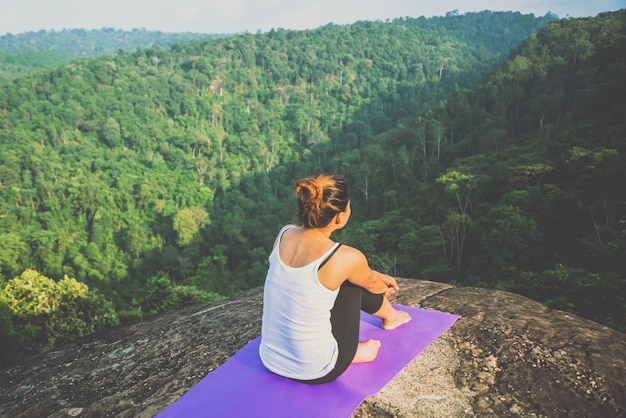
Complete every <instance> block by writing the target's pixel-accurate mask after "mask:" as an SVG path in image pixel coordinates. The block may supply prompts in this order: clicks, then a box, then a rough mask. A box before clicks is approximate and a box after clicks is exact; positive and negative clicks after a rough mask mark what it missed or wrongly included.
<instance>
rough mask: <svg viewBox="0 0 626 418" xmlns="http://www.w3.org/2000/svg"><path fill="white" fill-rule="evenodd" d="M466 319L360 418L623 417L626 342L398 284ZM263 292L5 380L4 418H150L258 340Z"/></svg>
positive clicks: (105, 338)
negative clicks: (253, 341)
mask: <svg viewBox="0 0 626 418" xmlns="http://www.w3.org/2000/svg"><path fill="white" fill-rule="evenodd" d="M399 284H400V286H401V291H400V293H399V294H398V295H397V296H396V298H395V300H394V302H396V303H400V304H404V305H410V306H416V307H422V308H426V309H436V310H441V311H446V312H451V313H455V314H458V315H461V316H462V318H461V319H460V320H459V321H457V323H456V324H455V325H454V326H453V327H452V328H451V329H450V330H448V332H447V333H446V334H444V335H443V336H442V337H440V338H439V339H438V340H437V341H435V342H434V343H433V344H432V345H430V346H429V347H428V348H427V349H426V350H425V351H424V352H423V353H422V354H420V355H419V356H418V357H417V358H416V359H415V360H413V361H412V362H411V363H410V364H409V365H408V366H407V367H406V368H405V369H404V370H403V371H402V372H401V373H400V374H399V375H398V376H396V378H394V380H393V381H392V382H390V383H389V384H388V385H387V386H386V387H385V388H384V389H383V390H382V391H381V392H379V393H378V394H376V395H375V396H373V397H371V398H369V399H367V400H366V401H365V402H364V403H363V404H362V405H361V406H360V407H359V409H358V410H357V411H356V412H355V414H354V417H360V418H365V417H491V416H515V417H525V416H529V417H530V416H534V417H622V416H626V405H625V403H626V399H625V396H626V394H625V386H626V384H625V379H624V376H625V375H626V364H625V363H626V335H625V334H622V333H619V332H617V331H614V330H611V329H609V328H606V327H603V326H601V325H599V324H597V323H594V322H591V321H588V320H585V319H582V318H579V317H576V316H574V315H570V314H567V313H564V312H560V311H553V310H550V309H548V308H546V307H545V306H543V305H541V304H539V303H537V302H534V301H531V300H529V299H527V298H524V297H522V296H519V295H515V294H511V293H506V292H500V291H496V290H489V289H475V288H454V287H451V286H449V285H446V284H442V283H434V282H428V281H423V280H412V279H399ZM261 309H262V291H261V289H260V288H257V289H253V290H250V291H248V292H245V293H243V294H241V295H238V296H237V297H234V298H232V299H229V300H226V301H221V302H214V303H209V304H204V305H196V306H190V307H187V308H184V309H181V310H178V311H175V312H169V313H166V314H163V315H160V316H156V317H154V318H149V319H146V320H143V321H140V322H136V323H133V324H127V325H124V326H120V327H118V328H115V329H113V330H110V331H109V332H107V333H103V334H100V335H95V336H91V337H88V338H85V339H82V340H80V341H77V342H75V343H72V344H69V345H67V346H64V347H60V348H59V349H57V350H55V351H52V352H49V353H46V354H43V355H40V356H36V357H33V358H30V359H28V360H26V361H24V362H23V363H21V364H20V365H18V366H14V367H12V368H9V369H5V370H2V372H1V374H0V416H1V417H11V418H13V417H28V418H31V417H68V416H78V417H106V416H116V417H152V416H154V415H155V414H156V413H158V412H159V411H161V410H162V409H164V408H165V407H166V406H167V405H169V404H171V403H172V402H174V401H175V400H176V399H178V398H179V397H180V396H181V395H182V394H183V393H185V392H186V391H187V390H188V389H189V388H191V386H193V385H194V384H195V383H197V382H198V381H199V380H200V379H202V378H203V377H204V376H205V375H206V374H207V373H209V372H210V371H212V370H214V369H215V368H216V367H218V366H219V365H220V364H222V363H223V362H225V361H226V360H227V359H228V358H229V357H230V356H232V355H233V354H235V353H236V352H237V351H238V350H239V349H240V348H241V347H243V346H244V345H245V344H246V343H248V342H249V341H250V340H252V339H254V338H255V337H257V336H258V335H259V334H260V326H261Z"/></svg>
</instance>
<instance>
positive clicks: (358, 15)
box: [0, 0, 626, 35]
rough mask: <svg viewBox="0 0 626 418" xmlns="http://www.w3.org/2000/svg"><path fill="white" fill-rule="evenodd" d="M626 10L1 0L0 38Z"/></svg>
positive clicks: (423, 0)
mask: <svg viewBox="0 0 626 418" xmlns="http://www.w3.org/2000/svg"><path fill="white" fill-rule="evenodd" d="M624 8H626V0H499V1H494V0H314V1H311V0H307V1H305V0H0V35H4V34H6V33H12V34H19V33H23V32H30V31H39V30H42V29H43V30H55V31H59V30H62V29H101V28H114V29H122V30H132V29H146V30H155V31H156V30H158V31H162V32H197V33H211V34H218V33H219V34H232V33H241V32H250V33H256V32H258V31H261V32H267V31H269V30H270V29H278V28H282V29H314V28H318V27H320V26H324V25H327V24H329V23H334V24H337V25H343V24H349V23H354V22H357V21H360V20H382V21H385V20H387V19H394V18H398V17H420V16H426V17H431V16H445V14H446V13H447V12H450V11H454V10H457V11H458V13H460V14H463V13H466V12H477V11H482V10H492V11H519V12H521V13H524V14H526V13H533V14H534V15H535V16H543V15H545V14H546V13H548V12H551V13H554V14H556V15H557V16H559V17H561V18H566V17H586V16H595V15H597V14H598V13H601V12H607V11H615V10H619V9H624Z"/></svg>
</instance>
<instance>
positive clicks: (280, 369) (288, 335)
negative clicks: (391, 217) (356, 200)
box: [259, 175, 411, 384]
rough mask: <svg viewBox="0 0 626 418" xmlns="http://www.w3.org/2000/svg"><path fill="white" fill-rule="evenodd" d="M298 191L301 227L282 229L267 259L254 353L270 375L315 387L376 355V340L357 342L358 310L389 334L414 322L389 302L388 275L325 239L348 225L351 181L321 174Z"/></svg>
mask: <svg viewBox="0 0 626 418" xmlns="http://www.w3.org/2000/svg"><path fill="white" fill-rule="evenodd" d="M295 190H296V193H297V196H298V215H299V219H300V222H301V223H302V226H299V227H298V226H294V225H287V226H285V227H284V228H282V230H281V231H280V233H279V234H278V237H277V238H276V241H275V243H274V249H273V251H272V253H271V255H270V257H269V261H270V267H269V270H268V272H267V277H266V281H265V289H264V296H263V302H264V304H263V325H262V331H261V335H262V337H261V345H260V348H259V354H260V356H261V360H262V361H263V364H264V365H265V366H266V367H267V368H268V369H269V370H271V371H272V372H274V373H276V374H279V375H281V376H285V377H288V378H291V379H295V380H298V381H301V382H305V383H310V384H318V383H325V382H330V381H332V380H334V379H336V378H337V377H338V376H339V375H341V374H342V373H343V372H344V371H345V370H346V369H347V368H348V366H349V365H350V364H351V363H363V362H370V361H373V360H374V359H375V358H376V356H377V355H378V350H379V348H380V341H378V340H368V341H365V342H359V321H360V311H361V310H364V311H366V312H368V313H371V314H373V315H375V316H378V317H380V318H382V320H383V321H382V327H383V328H384V329H387V330H391V329H394V328H397V327H398V326H400V325H402V324H405V323H406V322H408V321H410V320H411V317H410V316H409V315H408V314H407V313H406V312H403V311H398V310H396V309H394V308H393V306H392V305H391V303H390V302H389V300H388V297H389V296H390V295H392V294H394V293H395V292H396V291H397V290H398V284H397V283H396V281H395V280H394V278H393V277H391V276H388V275H386V274H382V273H379V272H377V271H374V270H372V269H370V268H369V266H368V263H367V259H366V258H365V256H364V255H363V253H361V252H360V251H359V250H357V249H355V248H351V247H349V246H347V245H341V244H339V243H335V242H333V241H332V240H331V239H330V236H331V234H332V233H333V232H334V231H336V230H339V229H341V228H343V227H344V226H345V225H346V223H347V222H348V219H350V213H351V212H350V191H349V187H348V182H347V181H346V180H345V179H344V178H343V177H341V176H337V175H320V176H318V177H317V178H307V179H303V180H299V181H298V182H297V183H296V186H295Z"/></svg>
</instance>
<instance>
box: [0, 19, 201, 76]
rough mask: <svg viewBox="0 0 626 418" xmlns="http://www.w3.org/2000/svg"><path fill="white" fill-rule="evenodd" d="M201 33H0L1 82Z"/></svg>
mask: <svg viewBox="0 0 626 418" xmlns="http://www.w3.org/2000/svg"><path fill="white" fill-rule="evenodd" d="M208 36H209V35H206V34H199V33H163V32H160V31H147V30H145V29H133V30H132V31H122V30H119V29H112V28H102V29H98V30H85V29H63V30H61V31H54V30H49V31H47V30H40V31H37V32H25V33H20V34H11V33H7V34H6V35H3V36H0V82H2V81H8V80H12V79H13V78H15V77H18V76H23V75H26V74H28V73H30V72H33V71H36V70H40V69H45V68H54V67H57V66H59V65H60V64H63V63H66V62H70V61H71V60H73V59H75V58H79V57H96V56H99V55H105V54H108V55H110V54H115V53H117V51H118V50H120V49H122V50H125V51H134V50H136V49H137V48H146V47H154V46H161V47H169V46H171V45H172V44H174V43H176V42H181V41H189V40H195V39H202V38H206V37H208Z"/></svg>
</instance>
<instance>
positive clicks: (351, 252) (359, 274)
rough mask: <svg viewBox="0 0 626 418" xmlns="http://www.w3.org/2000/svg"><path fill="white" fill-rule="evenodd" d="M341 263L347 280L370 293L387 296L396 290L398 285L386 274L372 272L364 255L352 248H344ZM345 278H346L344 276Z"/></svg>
mask: <svg viewBox="0 0 626 418" xmlns="http://www.w3.org/2000/svg"><path fill="white" fill-rule="evenodd" d="M344 247H345V248H344V251H343V253H344V254H342V257H341V258H342V263H344V262H345V265H346V266H347V267H348V272H347V273H348V274H347V278H348V280H349V281H350V282H351V283H353V284H355V285H357V286H361V287H363V288H365V289H367V290H368V291H369V292H371V293H386V294H387V296H389V295H390V294H393V293H395V292H396V291H397V290H398V283H396V280H395V279H394V278H393V277H391V276H389V275H388V274H383V273H380V272H378V271H375V270H372V269H371V268H370V266H369V263H368V262H367V258H366V257H365V255H364V254H363V253H362V252H361V251H359V250H357V249H355V248H352V247H348V246H344ZM344 277H346V276H344Z"/></svg>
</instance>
